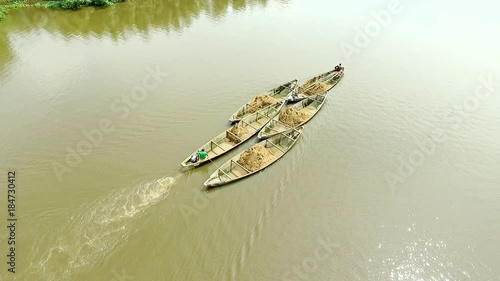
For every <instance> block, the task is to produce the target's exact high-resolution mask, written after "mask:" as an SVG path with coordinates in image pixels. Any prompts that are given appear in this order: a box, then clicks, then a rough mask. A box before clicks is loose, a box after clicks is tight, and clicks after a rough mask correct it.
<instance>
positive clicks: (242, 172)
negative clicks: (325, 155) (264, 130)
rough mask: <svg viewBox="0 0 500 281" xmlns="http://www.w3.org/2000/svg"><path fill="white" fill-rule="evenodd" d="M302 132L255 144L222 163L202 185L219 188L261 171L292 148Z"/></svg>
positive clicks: (290, 132) (286, 134)
mask: <svg viewBox="0 0 500 281" xmlns="http://www.w3.org/2000/svg"><path fill="white" fill-rule="evenodd" d="M302 130H303V127H299V128H296V129H293V130H291V131H289V132H286V133H280V134H277V135H275V136H274V137H272V138H269V139H266V140H263V141H261V142H259V143H257V144H255V145H254V146H252V147H250V148H249V149H247V150H245V151H243V152H242V153H240V154H238V155H236V156H235V157H233V158H231V159H230V160H229V161H227V162H226V163H224V164H223V165H222V166H221V167H220V168H219V169H217V171H215V172H214V173H213V174H212V175H211V176H210V177H209V178H208V180H206V181H205V183H204V185H205V186H206V187H216V186H221V185H225V184H228V183H231V182H234V181H237V180H240V179H243V178H246V177H249V176H251V175H253V174H256V173H258V172H259V171H262V170H263V169H265V168H266V167H268V166H270V165H271V164H273V163H274V162H276V161H277V160H278V159H280V158H281V157H283V155H285V154H286V153H287V152H288V151H289V150H290V149H291V148H292V146H293V145H294V144H295V143H296V142H297V140H298V139H299V137H300V136H301V134H302Z"/></svg>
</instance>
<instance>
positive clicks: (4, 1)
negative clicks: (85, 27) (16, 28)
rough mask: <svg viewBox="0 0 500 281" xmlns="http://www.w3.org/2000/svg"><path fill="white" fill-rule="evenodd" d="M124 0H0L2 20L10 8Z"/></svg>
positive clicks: (72, 6)
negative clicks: (28, 0) (27, 0)
mask: <svg viewBox="0 0 500 281" xmlns="http://www.w3.org/2000/svg"><path fill="white" fill-rule="evenodd" d="M123 1H124V0H48V1H46V2H43V3H42V2H39V3H36V4H28V3H26V2H25V1H24V0H0V20H3V19H5V17H6V16H7V14H8V13H9V11H10V10H13V9H17V8H23V7H46V8H52V9H68V10H76V9H79V8H81V7H82V6H99V7H107V6H111V5H113V4H116V3H119V2H123Z"/></svg>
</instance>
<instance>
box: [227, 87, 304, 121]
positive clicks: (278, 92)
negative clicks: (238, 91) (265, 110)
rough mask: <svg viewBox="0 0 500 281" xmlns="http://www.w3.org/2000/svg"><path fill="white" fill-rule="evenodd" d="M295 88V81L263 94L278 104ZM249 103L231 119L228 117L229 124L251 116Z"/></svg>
mask: <svg viewBox="0 0 500 281" xmlns="http://www.w3.org/2000/svg"><path fill="white" fill-rule="evenodd" d="M296 88H297V80H292V81H290V82H287V83H285V84H283V85H280V86H278V87H276V88H274V89H271V90H269V91H267V92H265V93H263V94H268V95H270V96H271V97H273V98H275V99H277V100H278V102H283V101H285V100H286V99H287V98H288V97H289V96H290V95H291V94H292V93H293V92H294V91H295V89H296ZM250 103H251V101H249V102H247V103H246V104H245V105H243V106H242V107H240V108H239V109H238V110H237V111H236V112H235V113H234V114H233V115H231V117H229V122H231V123H234V122H238V121H240V120H241V119H243V118H245V117H247V116H249V115H251V114H252V113H251V112H250V111H251V109H252V106H251V105H250ZM270 106H272V105H270Z"/></svg>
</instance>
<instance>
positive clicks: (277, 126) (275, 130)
mask: <svg viewBox="0 0 500 281" xmlns="http://www.w3.org/2000/svg"><path fill="white" fill-rule="evenodd" d="M326 94H327V92H324V93H322V94H319V95H314V96H310V97H307V98H306V99H304V100H302V101H301V102H298V103H295V104H293V105H290V106H287V107H286V108H285V110H283V111H281V112H280V114H278V115H276V117H274V118H273V120H271V121H270V122H269V123H267V125H266V126H265V127H264V128H263V129H262V130H260V132H259V134H258V135H257V138H259V140H263V139H267V138H269V137H272V136H275V135H277V134H281V133H284V132H287V131H290V130H292V129H293V128H295V127H299V126H302V125H304V124H306V123H307V122H309V120H311V119H312V118H313V117H314V115H316V113H318V112H319V110H320V109H321V108H322V107H323V105H324V104H325V101H326Z"/></svg>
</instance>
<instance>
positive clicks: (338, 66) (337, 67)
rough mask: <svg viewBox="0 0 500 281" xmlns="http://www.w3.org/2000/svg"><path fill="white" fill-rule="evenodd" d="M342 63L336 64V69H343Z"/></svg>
mask: <svg viewBox="0 0 500 281" xmlns="http://www.w3.org/2000/svg"><path fill="white" fill-rule="evenodd" d="M342 68H343V67H342V64H341V63H339V65H337V66H335V71H341V70H342Z"/></svg>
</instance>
